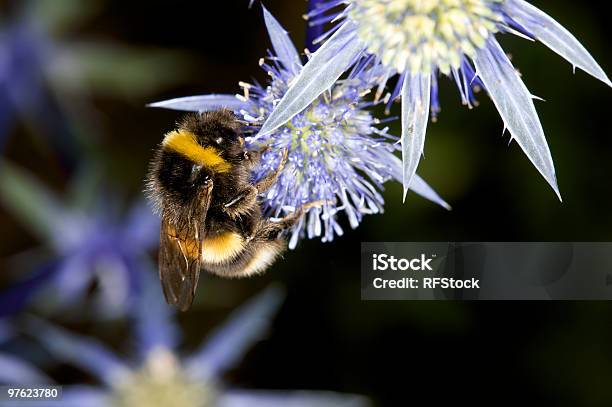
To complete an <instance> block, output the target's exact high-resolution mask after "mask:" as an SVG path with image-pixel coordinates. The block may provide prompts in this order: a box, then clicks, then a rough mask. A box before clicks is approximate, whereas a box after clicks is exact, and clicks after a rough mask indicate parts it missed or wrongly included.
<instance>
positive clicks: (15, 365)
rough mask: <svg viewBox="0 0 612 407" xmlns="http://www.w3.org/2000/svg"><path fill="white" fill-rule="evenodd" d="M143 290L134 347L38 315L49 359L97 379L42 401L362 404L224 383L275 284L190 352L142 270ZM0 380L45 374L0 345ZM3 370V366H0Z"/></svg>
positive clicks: (193, 406) (30, 325) (272, 301)
mask: <svg viewBox="0 0 612 407" xmlns="http://www.w3.org/2000/svg"><path fill="white" fill-rule="evenodd" d="M141 277H142V281H141V284H142V286H143V288H144V291H143V295H142V296H141V297H140V298H139V305H138V306H137V307H135V308H134V313H133V314H132V316H133V319H134V324H135V326H136V327H137V329H136V330H135V333H136V338H135V339H136V340H135V343H136V344H137V346H136V349H135V350H136V352H130V356H129V357H122V356H121V355H118V354H117V353H115V352H114V351H113V350H111V349H109V348H108V347H107V346H105V345H104V344H102V343H101V342H99V341H97V340H95V339H93V338H89V337H85V336H80V335H77V334H74V333H71V332H68V331H66V330H64V329H62V328H59V327H57V326H54V325H52V324H50V323H48V322H44V321H42V320H39V319H34V318H29V319H28V320H27V321H25V326H26V328H25V329H26V331H27V333H29V334H31V335H32V336H34V337H36V339H37V340H38V341H39V342H40V343H42V344H43V346H44V347H45V349H46V350H47V351H48V352H49V353H50V355H51V356H52V357H53V358H55V359H56V360H57V361H60V362H63V363H66V364H70V365H72V366H75V367H77V368H79V369H81V370H83V371H85V372H88V373H89V374H90V375H91V376H92V377H93V378H94V379H95V380H97V381H98V382H99V384H87V385H85V384H77V385H69V386H64V387H63V391H62V398H61V400H59V401H51V402H46V403H45V402H43V405H46V406H60V405H61V406H62V407H66V406H75V407H77V406H78V407H81V406H100V407H110V406H114V407H118V406H122V407H123V406H124V407H133V406H150V407H155V406H160V407H161V406H168V405H173V406H184V407H214V406H226V407H246V406H266V407H275V406H288V405H295V406H313V407H317V406H321V407H323V406H326V407H331V406H339V405H341V406H346V407H366V406H368V405H370V403H369V401H368V400H367V399H366V398H365V397H363V396H359V395H354V394H341V393H334V392H318V391H303V390H301V391H290V390H285V391H271V390H243V389H236V388H233V387H232V386H228V385H226V383H224V380H223V374H224V373H225V372H227V371H228V370H229V369H232V368H233V367H234V366H235V365H236V364H237V363H238V362H239V360H240V359H241V358H242V357H243V356H244V354H245V353H246V352H247V351H248V350H249V349H250V347H251V346H253V344H254V343H256V342H257V341H259V340H260V338H261V337H263V336H264V335H265V334H266V332H267V331H268V329H269V327H270V325H271V323H272V320H273V318H274V315H275V314H276V312H277V310H278V308H279V306H280V304H281V303H282V299H283V295H282V290H280V289H278V288H277V287H270V288H268V289H267V290H265V291H263V292H262V293H260V294H259V295H257V296H256V297H255V298H253V299H252V300H250V301H248V302H247V303H246V304H244V305H243V306H241V307H240V308H238V309H237V310H235V311H234V312H233V313H232V315H231V316H230V318H229V320H228V321H227V322H225V323H224V324H223V325H222V326H220V327H218V328H217V329H215V330H214V331H213V332H212V333H211V335H210V336H209V337H208V339H207V340H206V341H204V342H203V343H202V344H201V345H200V346H199V347H197V348H196V349H195V350H194V351H193V352H191V353H190V354H187V355H182V354H181V353H180V352H179V351H178V350H177V347H178V346H177V345H178V342H179V339H180V336H179V335H178V334H179V332H178V330H177V327H176V324H175V320H174V316H173V312H172V311H171V310H170V308H168V307H167V306H166V304H164V303H163V302H162V300H161V298H162V295H161V290H160V288H159V283H158V282H157V281H156V279H155V278H154V277H153V274H152V273H151V274H142V275H141ZM0 372H1V373H0V383H3V384H4V383H6V384H31V385H34V384H42V383H50V382H52V380H51V379H50V378H49V377H47V376H46V375H45V374H44V373H43V372H41V371H40V370H39V369H37V367H36V366H34V365H32V364H31V363H28V362H26V361H25V360H22V359H20V358H18V357H15V356H12V355H10V354H6V353H0ZM2 373H3V374H2Z"/></svg>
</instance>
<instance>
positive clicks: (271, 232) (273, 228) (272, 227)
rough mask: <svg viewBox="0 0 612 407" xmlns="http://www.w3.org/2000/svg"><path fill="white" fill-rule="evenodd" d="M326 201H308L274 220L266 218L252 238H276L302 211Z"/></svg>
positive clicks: (323, 203) (298, 217)
mask: <svg viewBox="0 0 612 407" xmlns="http://www.w3.org/2000/svg"><path fill="white" fill-rule="evenodd" d="M327 202H328V201H313V202H309V203H307V204H304V205H302V206H300V207H299V208H297V209H296V210H295V211H294V212H292V213H290V214H289V215H287V216H285V217H284V218H281V219H278V220H275V221H272V220H269V219H266V220H264V221H262V222H261V223H260V224H259V225H258V227H257V229H256V230H255V234H254V236H253V239H255V240H262V241H269V240H276V239H278V237H279V235H280V234H281V232H283V231H284V230H287V229H289V228H291V227H293V226H294V225H295V224H296V223H298V221H299V220H300V219H301V218H302V216H304V212H306V211H307V210H308V209H310V208H313V207H315V206H322V205H325V204H326V203H327Z"/></svg>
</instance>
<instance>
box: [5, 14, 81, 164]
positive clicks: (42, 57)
mask: <svg viewBox="0 0 612 407" xmlns="http://www.w3.org/2000/svg"><path fill="white" fill-rule="evenodd" d="M52 54H53V45H52V44H51V42H50V39H49V38H48V37H47V36H45V35H44V34H43V32H42V31H41V30H40V27H39V26H37V24H36V23H35V22H34V21H32V20H31V19H30V18H29V17H28V16H27V15H26V16H19V17H17V18H16V19H15V20H14V21H9V22H7V24H5V25H0V148H2V147H3V146H4V144H5V142H6V139H7V136H8V134H9V133H10V131H11V129H12V126H13V124H14V122H15V120H16V118H20V119H24V120H26V121H27V123H28V125H29V126H30V127H31V128H32V129H34V130H36V132H37V133H40V134H44V135H46V136H47V138H48V140H49V141H50V142H51V143H52V144H53V145H54V147H55V148H56V150H57V152H58V153H59V154H60V158H61V159H62V160H63V162H64V164H66V165H67V166H68V167H70V168H71V167H73V166H74V160H75V156H76V153H75V151H74V148H73V144H74V143H73V140H71V136H70V134H71V133H70V131H69V129H68V127H67V125H66V124H65V123H64V121H63V119H62V114H61V112H60V109H59V105H58V103H57V100H56V99H55V97H54V95H53V94H52V92H51V91H50V89H49V87H48V84H47V79H46V77H47V73H46V71H45V70H46V69H48V68H49V66H50V61H49V60H50V56H51V55H52Z"/></svg>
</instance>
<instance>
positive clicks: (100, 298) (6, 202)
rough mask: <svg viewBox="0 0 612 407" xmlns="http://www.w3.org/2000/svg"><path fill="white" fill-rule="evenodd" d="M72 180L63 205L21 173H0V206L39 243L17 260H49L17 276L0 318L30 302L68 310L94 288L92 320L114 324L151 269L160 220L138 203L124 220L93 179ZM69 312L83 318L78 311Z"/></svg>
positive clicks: (4, 167) (6, 167) (3, 169)
mask: <svg viewBox="0 0 612 407" xmlns="http://www.w3.org/2000/svg"><path fill="white" fill-rule="evenodd" d="M77 180H78V181H75V185H73V187H72V190H71V191H70V193H69V194H68V196H72V197H73V200H72V202H69V200H65V201H64V200H62V199H60V197H58V196H56V195H55V194H54V193H53V192H52V191H50V190H49V189H47V188H46V187H44V186H43V185H41V184H40V183H39V182H38V181H37V180H36V179H34V178H32V177H31V176H30V175H29V174H27V173H26V172H25V171H24V170H21V169H19V168H18V167H16V166H13V165H11V164H8V163H6V162H5V163H2V164H1V165H0V202H1V203H2V204H3V206H4V208H5V209H6V210H8V211H10V212H11V213H12V214H13V215H14V216H15V217H16V218H17V219H19V220H20V221H22V223H23V224H24V226H26V227H27V228H28V229H29V230H30V231H31V232H32V233H33V234H35V235H36V236H37V237H38V238H39V239H40V240H41V241H43V242H44V246H43V247H42V248H40V249H39V250H32V251H29V252H28V253H26V254H24V255H23V257H24V258H25V259H26V260H28V262H29V263H31V262H32V258H36V257H43V258H46V259H47V260H46V261H44V262H43V263H42V264H39V265H38V266H37V267H35V271H34V272H33V273H32V274H29V275H27V276H26V277H24V276H23V275H19V276H17V277H18V278H20V279H21V281H20V282H18V283H17V284H15V286H14V287H12V288H8V289H6V290H5V291H4V292H3V293H2V295H0V312H1V313H3V314H7V313H10V312H16V311H18V309H19V308H20V307H22V306H24V305H26V303H27V302H28V301H29V300H31V299H36V300H39V301H40V302H41V304H42V305H44V307H45V309H47V310H49V309H53V308H54V307H59V308H61V309H62V310H66V308H67V306H68V305H74V304H80V303H81V302H82V301H83V300H85V298H86V296H87V295H88V292H89V290H90V289H91V288H92V287H94V285H95V287H96V291H95V297H94V298H95V300H94V301H95V302H94V304H93V305H94V308H93V310H92V311H93V313H94V315H95V317H97V318H104V317H113V316H116V315H119V314H122V313H123V312H125V310H126V309H127V307H128V306H129V305H130V301H131V300H132V296H133V294H134V293H135V292H136V291H137V290H138V279H137V278H136V275H137V273H139V272H142V271H143V270H146V271H152V270H153V269H154V268H153V267H152V265H151V264H150V261H149V259H148V255H149V253H148V251H149V250H150V249H152V248H154V247H155V246H156V245H157V244H158V238H159V229H158V228H159V220H158V219H157V217H156V216H154V215H153V214H152V213H151V210H150V208H148V207H147V205H146V203H145V202H144V201H139V202H138V203H136V204H134V205H133V206H132V207H131V208H129V209H128V210H127V211H126V213H125V214H123V213H121V211H119V210H118V209H119V208H118V205H117V202H118V197H117V196H114V195H112V194H109V193H106V191H104V190H101V189H100V188H98V187H96V184H97V182H96V181H95V180H94V179H92V177H91V176H85V175H83V176H82V177H81V178H80V179H77ZM43 251H44V254H42V255H40V256H38V255H35V253H37V252H43ZM49 252H50V253H51V255H50V256H49V254H48V253H49ZM18 258H19V256H18ZM30 266H31V264H30ZM18 268H19V269H20V270H23V269H24V267H23V265H22V266H21V267H18ZM71 310H72V313H76V314H78V313H80V312H81V313H82V312H84V309H82V307H71ZM64 315H69V313H68V314H67V313H66V312H65V313H64Z"/></svg>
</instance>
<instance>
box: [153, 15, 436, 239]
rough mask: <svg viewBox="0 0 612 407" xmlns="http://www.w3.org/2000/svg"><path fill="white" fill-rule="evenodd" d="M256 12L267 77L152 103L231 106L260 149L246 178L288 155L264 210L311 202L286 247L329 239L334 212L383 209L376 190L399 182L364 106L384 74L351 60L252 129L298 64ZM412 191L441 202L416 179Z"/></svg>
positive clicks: (383, 136)
mask: <svg viewBox="0 0 612 407" xmlns="http://www.w3.org/2000/svg"><path fill="white" fill-rule="evenodd" d="M264 17H265V21H266V25H267V28H268V32H269V34H270V39H271V41H272V45H273V47H274V51H275V54H273V55H270V57H269V58H267V59H262V60H261V64H260V65H261V66H262V68H263V69H264V70H265V71H266V72H267V73H268V75H269V77H270V79H269V83H268V84H266V85H260V84H258V83H255V84H247V83H241V86H242V88H243V90H244V93H243V95H240V96H238V98H233V99H232V96H230V95H209V96H200V97H191V98H182V99H175V100H170V101H166V102H160V103H156V104H153V106H158V107H166V108H174V109H181V110H195V111H203V110H207V109H211V108H218V107H220V106H223V107H229V108H232V109H233V110H234V111H235V112H236V114H237V115H239V116H240V117H241V118H242V119H243V120H244V121H245V122H246V123H247V125H248V127H249V128H250V131H251V132H252V136H251V137H249V138H248V142H249V144H250V148H251V149H253V150H260V149H263V148H265V149H266V152H265V153H264V154H263V155H262V160H261V163H260V165H259V167H258V168H257V169H256V171H255V174H254V178H255V180H259V179H261V178H263V177H265V176H266V175H267V174H269V173H271V172H273V171H275V170H276V168H277V167H278V166H279V163H280V161H281V157H282V155H283V152H284V151H285V150H286V151H287V152H288V160H287V163H286V165H285V167H284V169H283V171H282V172H281V174H280V177H279V179H278V182H277V183H276V184H275V185H274V186H272V188H271V189H270V190H269V191H268V192H267V193H266V194H265V195H264V196H263V200H264V206H265V210H266V212H267V214H268V216H271V217H280V216H282V215H284V214H286V213H288V212H292V211H295V210H298V209H299V208H300V207H302V206H304V205H308V204H310V203H313V202H317V203H318V204H317V205H315V206H313V207H311V208H309V209H308V210H307V214H306V216H304V217H303V218H302V220H300V222H299V223H298V224H297V225H296V227H294V229H293V230H292V235H291V238H290V242H289V247H291V248H293V247H295V245H296V243H297V241H298V238H299V237H300V236H303V235H306V236H308V237H309V238H312V237H321V238H322V240H323V241H331V240H332V239H333V238H334V236H335V235H341V234H342V233H343V230H342V227H341V226H340V223H339V219H338V215H339V214H340V213H344V214H345V215H346V217H347V218H348V221H349V224H350V226H351V227H352V228H355V227H357V226H358V225H359V223H360V221H361V220H362V218H363V216H364V215H365V214H372V213H380V212H382V211H383V204H384V200H383V197H382V195H381V193H380V191H381V190H382V188H383V184H384V182H386V181H388V180H391V179H396V180H401V161H400V160H399V158H397V157H396V156H395V154H394V153H395V152H396V151H397V150H399V145H398V144H397V141H398V139H397V137H394V136H392V135H390V134H388V132H387V131H388V129H387V128H381V127H380V125H381V121H380V120H378V119H377V118H376V117H374V115H373V113H372V112H371V111H370V110H368V108H370V107H371V106H372V105H373V104H375V103H376V102H373V101H371V100H369V99H368V98H367V96H368V93H369V92H370V89H371V88H372V87H373V86H374V84H375V83H377V82H378V81H380V80H381V77H382V76H384V75H385V74H386V72H385V70H384V69H383V67H382V66H371V65H369V64H363V65H357V66H355V68H354V69H353V70H352V71H351V73H350V74H349V75H348V77H347V78H346V79H344V80H341V81H338V82H336V83H335V84H333V86H331V87H330V88H329V90H328V92H325V93H324V94H322V95H317V97H315V98H314V99H313V100H311V102H310V103H309V104H308V105H307V106H306V107H305V108H303V109H301V110H300V112H298V114H296V115H294V116H293V117H292V118H291V119H290V120H289V121H287V122H286V123H284V124H283V125H282V126H279V127H278V128H276V129H275V130H274V131H273V132H270V133H262V132H258V130H259V126H260V125H261V123H262V122H263V121H265V120H266V118H267V117H268V116H269V115H270V114H271V113H272V111H273V110H274V109H275V106H276V105H277V104H278V103H279V101H280V100H281V99H282V98H283V96H284V95H285V94H286V92H287V90H288V89H289V87H290V84H291V83H292V81H293V80H294V79H295V78H296V77H297V76H298V75H300V72H301V71H302V68H303V67H302V62H301V59H300V55H299V54H298V52H297V50H296V48H295V46H294V45H293V43H292V41H291V39H290V38H289V37H288V35H287V33H286V32H285V30H284V29H283V28H282V27H281V26H280V24H279V23H278V22H277V21H276V20H275V19H274V17H273V16H272V15H271V14H270V13H269V12H268V11H267V10H265V9H264ZM411 187H412V189H413V190H415V191H416V192H417V193H419V194H420V195H423V196H425V197H427V198H429V199H431V200H433V201H435V202H437V203H439V204H441V205H443V206H447V205H446V203H444V201H442V200H441V199H440V198H439V197H438V196H437V194H435V192H434V191H433V190H432V189H431V188H429V187H428V186H427V184H425V182H424V181H422V180H421V179H420V178H418V177H417V178H416V179H415V182H414V183H413V184H412V186H411Z"/></svg>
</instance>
